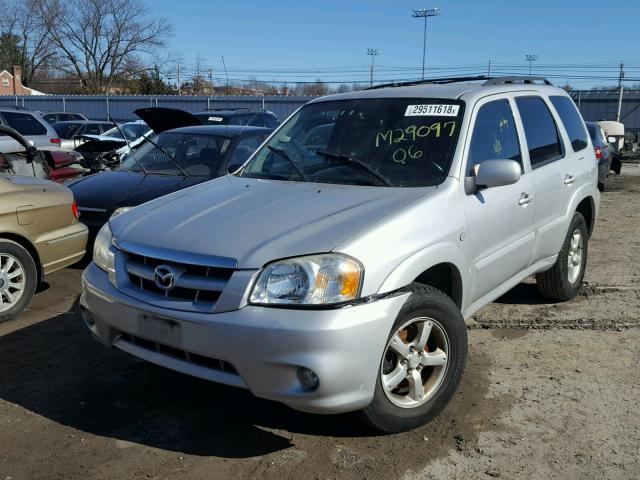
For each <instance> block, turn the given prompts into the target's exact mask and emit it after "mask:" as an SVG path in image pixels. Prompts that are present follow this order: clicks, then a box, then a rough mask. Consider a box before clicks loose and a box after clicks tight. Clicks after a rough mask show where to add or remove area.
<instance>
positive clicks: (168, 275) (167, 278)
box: [153, 265, 176, 290]
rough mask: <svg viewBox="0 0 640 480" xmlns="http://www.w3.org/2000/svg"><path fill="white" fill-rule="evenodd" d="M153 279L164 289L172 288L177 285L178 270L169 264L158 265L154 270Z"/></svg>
mask: <svg viewBox="0 0 640 480" xmlns="http://www.w3.org/2000/svg"><path fill="white" fill-rule="evenodd" d="M153 281H154V282H155V284H156V286H157V287H158V288H160V289H162V290H171V289H172V288H173V287H175V286H176V272H175V271H174V270H173V268H171V267H169V266H168V265H158V266H157V267H156V268H155V270H154V271H153Z"/></svg>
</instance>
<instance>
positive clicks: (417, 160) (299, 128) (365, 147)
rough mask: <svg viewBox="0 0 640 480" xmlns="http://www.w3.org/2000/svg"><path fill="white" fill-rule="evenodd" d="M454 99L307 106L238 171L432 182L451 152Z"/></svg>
mask: <svg viewBox="0 0 640 480" xmlns="http://www.w3.org/2000/svg"><path fill="white" fill-rule="evenodd" d="M462 110H463V104H462V102H460V101H457V100H448V99H447V100H444V99H427V98H419V99H417V98H377V99H357V100H336V101H327V102H317V103H311V104H308V105H306V106H304V107H303V108H302V109H300V111H299V112H298V113H296V114H295V115H294V116H293V117H292V118H291V119H290V120H289V121H288V122H287V123H286V124H285V125H284V126H283V127H282V128H281V129H280V130H279V131H278V132H277V133H276V134H275V135H274V136H273V138H271V140H270V141H269V142H268V143H267V144H266V145H264V146H263V147H262V148H261V149H260V150H259V151H258V152H257V153H256V154H255V155H254V157H253V159H252V160H251V161H250V162H249V163H248V164H247V165H246V166H245V167H244V168H243V169H242V170H241V171H240V172H239V173H238V174H239V175H241V176H243V177H251V178H268V179H275V180H286V181H311V182H318V183H338V184H353V185H373V186H388V187H424V186H433V185H438V184H440V183H442V182H443V181H444V179H445V178H446V176H447V174H448V171H449V166H450V164H451V159H452V157H453V153H454V150H455V145H456V139H457V137H458V131H459V130H460V119H461V118H462Z"/></svg>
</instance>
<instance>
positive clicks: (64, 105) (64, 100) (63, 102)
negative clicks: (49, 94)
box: [62, 97, 67, 112]
mask: <svg viewBox="0 0 640 480" xmlns="http://www.w3.org/2000/svg"><path fill="white" fill-rule="evenodd" d="M62 111H63V112H66V111H67V100H66V99H65V98H64V97H62Z"/></svg>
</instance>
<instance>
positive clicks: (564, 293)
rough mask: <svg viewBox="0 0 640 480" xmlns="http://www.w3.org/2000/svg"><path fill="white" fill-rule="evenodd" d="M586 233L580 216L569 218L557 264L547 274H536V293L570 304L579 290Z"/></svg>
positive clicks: (582, 273) (585, 225)
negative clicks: (537, 291)
mask: <svg viewBox="0 0 640 480" xmlns="http://www.w3.org/2000/svg"><path fill="white" fill-rule="evenodd" d="M588 244H589V230H588V229H587V222H586V221H585V219H584V217H583V216H582V214H581V213H580V212H576V213H574V214H573V218H572V219H571V224H570V225H569V231H568V232H567V236H566V237H565V239H564V243H563V244H562V248H561V249H560V253H559V254H558V260H556V263H555V264H554V265H553V267H552V268H551V269H550V270H547V271H546V272H542V273H538V274H536V282H537V283H538V290H539V291H540V293H541V294H542V295H544V296H545V297H547V298H551V299H554V300H571V299H572V298H573V297H575V296H576V295H577V293H578V291H579V290H580V287H581V286H582V280H583V279H584V273H585V269H586V266H587V254H588V246H589V245H588Z"/></svg>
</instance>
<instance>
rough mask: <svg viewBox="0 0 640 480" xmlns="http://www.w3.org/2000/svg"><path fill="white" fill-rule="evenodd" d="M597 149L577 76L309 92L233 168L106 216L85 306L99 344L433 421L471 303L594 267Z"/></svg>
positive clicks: (182, 367)
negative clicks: (560, 81)
mask: <svg viewBox="0 0 640 480" xmlns="http://www.w3.org/2000/svg"><path fill="white" fill-rule="evenodd" d="M597 175H598V165H597V162H596V158H595V153H594V149H593V145H592V143H591V141H590V139H589V135H588V133H587V129H586V128H585V125H584V121H583V119H582V117H581V116H580V113H579V111H578V110H577V108H576V106H575V104H574V103H573V101H572V100H571V98H570V97H569V96H568V94H567V92H566V91H564V90H563V89H561V88H557V87H554V86H552V85H551V84H550V82H548V80H546V79H541V78H535V77H507V78H486V77H477V78H468V79H460V78H454V79H441V80H436V81H433V80H431V81H423V82H414V83H406V84H393V85H385V86H382V87H379V88H372V89H368V90H364V91H359V92H351V93H346V94H339V95H331V96H327V97H321V98H317V99H315V100H313V101H311V102H309V103H308V104H306V105H305V106H303V107H302V108H301V109H299V110H298V111H297V112H296V113H294V114H293V115H292V116H291V117H289V119H288V120H287V121H286V122H285V123H284V124H283V125H281V126H280V127H279V128H278V129H277V130H276V131H275V132H274V133H273V134H272V135H271V136H270V137H269V139H268V140H267V141H266V142H265V143H264V144H263V145H262V146H261V147H260V148H259V149H258V150H257V151H256V152H255V153H254V154H253V155H252V156H251V157H250V159H249V160H248V161H247V162H246V163H245V164H244V165H243V166H242V167H241V168H240V169H238V170H237V171H236V172H234V173H233V174H231V175H225V176H223V177H221V178H218V179H215V180H212V181H210V182H206V183H202V184H200V185H196V186H193V187H192V188H189V189H185V190H181V191H178V192H174V193H171V194H169V195H167V196H164V197H162V198H158V199H156V200H153V201H151V202H148V203H146V204H144V205H141V206H139V207H137V208H134V209H132V210H130V211H128V212H126V213H123V214H121V215H118V216H116V217H114V218H113V219H111V220H110V221H109V222H108V223H107V224H105V225H104V226H103V227H102V229H101V230H100V232H99V233H98V236H97V239H96V242H95V246H94V254H93V262H92V263H91V264H90V265H89V266H88V267H87V269H86V270H85V272H84V274H83V287H82V296H81V299H80V305H81V310H82V312H83V317H84V321H85V324H86V326H87V328H88V329H89V330H90V331H91V333H92V334H93V335H94V336H95V337H96V338H97V339H98V340H99V341H101V342H102V343H104V344H105V345H107V346H110V347H115V348H118V349H120V350H123V351H125V352H128V353H129V354H132V355H134V356H137V357H139V358H142V359H145V360H148V361H150V362H153V363H156V364H158V365H162V366H165V367H168V368H171V369H174V370H176V371H179V372H183V373H186V374H189V375H194V376H196V377H200V378H204V379H208V380H211V381H215V382H220V383H223V384H227V385H232V386H235V387H240V388H245V389H248V390H250V391H251V392H252V393H253V394H254V395H256V396H258V397H262V398H266V399H270V400H274V401H278V402H282V403H285V404H287V405H289V406H291V407H293V408H296V409H298V410H302V411H306V412H315V413H325V414H332V413H343V412H352V411H360V418H363V419H365V420H366V421H367V422H368V423H369V424H370V425H372V426H373V427H375V428H376V429H378V430H380V431H383V432H398V431H403V430H407V429H411V428H415V427H417V426H420V425H422V424H424V423H425V422H428V421H429V420H431V419H433V418H435V417H436V416H437V415H438V414H439V413H440V412H442V410H443V409H444V408H445V406H446V405H447V403H448V402H449V401H450V399H451V398H452V397H453V395H454V393H455V391H456V389H457V387H458V384H459V382H460V380H461V378H462V374H463V371H464V366H465V362H466V357H467V348H468V347H467V333H466V332H467V330H466V326H465V319H467V318H469V317H471V315H473V314H474V313H475V312H477V311H478V310H479V309H480V308H481V307H483V306H484V305H486V304H487V303H489V302H491V301H493V300H495V299H496V298H498V297H500V296H501V295H503V294H504V293H505V292H507V291H508V290H509V289H511V288H513V287H514V286H515V285H517V284H518V283H519V282H521V281H522V280H524V279H525V278H527V277H530V276H532V275H535V276H536V280H537V283H538V288H539V290H540V292H541V293H542V294H543V295H545V296H546V297H549V298H553V299H556V300H567V299H570V298H572V297H574V296H575V295H576V294H577V292H578V291H579V289H580V287H581V284H582V280H583V278H584V273H585V268H586V261H587V253H588V242H589V237H590V235H591V233H592V232H593V228H594V224H595V219H596V217H597V213H598V205H599V199H600V193H599V191H598V189H597Z"/></svg>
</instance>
